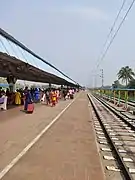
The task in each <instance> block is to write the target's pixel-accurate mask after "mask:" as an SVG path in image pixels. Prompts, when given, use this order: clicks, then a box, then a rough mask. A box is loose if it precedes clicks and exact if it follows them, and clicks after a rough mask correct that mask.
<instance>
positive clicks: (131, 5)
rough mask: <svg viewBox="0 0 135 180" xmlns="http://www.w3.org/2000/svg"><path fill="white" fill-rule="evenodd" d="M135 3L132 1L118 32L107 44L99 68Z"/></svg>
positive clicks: (134, 0)
mask: <svg viewBox="0 0 135 180" xmlns="http://www.w3.org/2000/svg"><path fill="white" fill-rule="evenodd" d="M134 3H135V0H133V1H132V3H131V4H130V6H129V8H128V9H127V11H126V14H125V16H124V17H123V19H122V21H121V23H120V24H119V26H118V28H117V30H116V32H115V33H114V35H113V37H112V39H111V40H110V43H109V44H108V46H107V48H106V50H105V52H104V53H103V55H102V56H101V58H100V60H99V63H98V64H97V68H98V67H99V65H100V63H101V61H103V59H104V58H105V56H106V54H107V52H108V50H109V48H110V46H111V45H112V43H113V41H114V39H115V38H116V36H117V34H118V32H119V31H120V29H121V27H122V25H123V23H124V21H125V20H126V17H127V15H128V14H129V12H130V10H131V9H132V7H133V5H134Z"/></svg>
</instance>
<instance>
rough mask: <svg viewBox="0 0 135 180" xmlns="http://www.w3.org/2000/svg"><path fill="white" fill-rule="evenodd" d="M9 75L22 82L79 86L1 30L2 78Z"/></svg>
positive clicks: (0, 57) (0, 63)
mask: <svg viewBox="0 0 135 180" xmlns="http://www.w3.org/2000/svg"><path fill="white" fill-rule="evenodd" d="M9 75H13V76H15V77H16V78H17V79H20V80H28V81H35V82H42V83H52V84H58V85H69V86H74V85H78V84H77V83H76V82H75V81H74V80H72V79H71V78H70V77H68V76H67V75H65V74H64V73H63V72H61V71H60V70H58V69H57V68H56V67H54V66H53V65H52V64H50V63H49V62H47V61H45V60H44V59H42V58H41V57H39V56H38V55H36V54H35V53H34V52H32V51H31V50H29V49H28V48H27V47H26V46H24V45H23V44H22V43H20V42H19V41H17V40H16V39H15V38H13V37H12V36H11V35H9V34H8V33H6V32H5V31H4V30H2V29H0V76H1V77H8V76H9Z"/></svg>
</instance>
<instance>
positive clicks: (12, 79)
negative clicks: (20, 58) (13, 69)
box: [7, 75, 17, 92]
mask: <svg viewBox="0 0 135 180" xmlns="http://www.w3.org/2000/svg"><path fill="white" fill-rule="evenodd" d="M16 81H17V78H16V77H14V76H13V75H9V76H8V77H7V82H8V84H9V90H10V92H15V83H16Z"/></svg>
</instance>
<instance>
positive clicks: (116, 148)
mask: <svg viewBox="0 0 135 180" xmlns="http://www.w3.org/2000/svg"><path fill="white" fill-rule="evenodd" d="M88 98H89V100H90V103H91V105H92V107H93V112H94V114H95V117H96V118H95V120H94V126H95V130H96V134H97V138H98V141H99V144H102V145H103V146H102V148H101V151H103V152H104V153H103V154H104V155H103V158H104V159H106V160H107V162H108V164H109V165H106V168H107V169H108V170H113V171H117V172H120V174H121V179H126V180H134V179H135V123H134V122H133V121H132V120H130V119H128V118H126V117H124V116H123V115H121V113H119V112H117V111H115V110H114V109H113V108H111V107H109V105H107V104H106V103H105V102H103V100H100V99H99V98H96V97H94V96H92V95H91V94H88ZM110 161H111V163H110ZM112 161H115V162H116V163H112ZM110 164H115V165H114V166H111V165H110ZM118 179H119V178H118Z"/></svg>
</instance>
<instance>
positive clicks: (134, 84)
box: [127, 79, 135, 89]
mask: <svg viewBox="0 0 135 180" xmlns="http://www.w3.org/2000/svg"><path fill="white" fill-rule="evenodd" d="M127 88H129V89H135V79H131V80H130V81H129V83H128V85H127Z"/></svg>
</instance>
